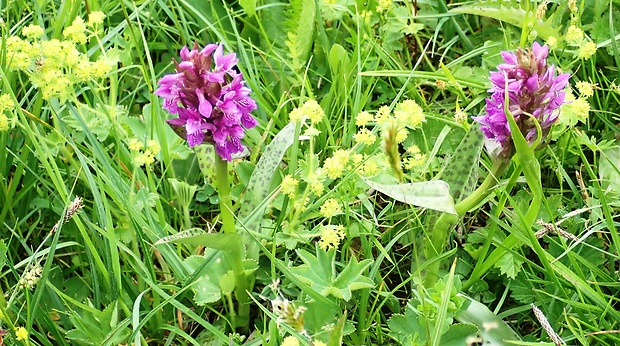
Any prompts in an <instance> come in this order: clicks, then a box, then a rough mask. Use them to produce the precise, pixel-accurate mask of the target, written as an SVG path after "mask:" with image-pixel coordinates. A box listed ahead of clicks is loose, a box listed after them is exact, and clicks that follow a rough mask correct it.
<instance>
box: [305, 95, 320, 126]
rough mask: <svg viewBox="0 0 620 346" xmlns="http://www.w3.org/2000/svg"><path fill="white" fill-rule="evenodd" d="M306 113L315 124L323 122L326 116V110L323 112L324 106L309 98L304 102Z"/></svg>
mask: <svg viewBox="0 0 620 346" xmlns="http://www.w3.org/2000/svg"><path fill="white" fill-rule="evenodd" d="M303 108H304V110H305V113H306V115H307V116H308V118H310V121H311V122H312V123H313V124H316V123H319V122H321V120H323V118H324V117H325V112H323V108H321V106H320V105H319V103H318V102H316V101H315V100H308V101H306V102H305V103H304V106H303Z"/></svg>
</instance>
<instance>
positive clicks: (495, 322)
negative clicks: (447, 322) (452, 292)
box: [456, 294, 521, 346]
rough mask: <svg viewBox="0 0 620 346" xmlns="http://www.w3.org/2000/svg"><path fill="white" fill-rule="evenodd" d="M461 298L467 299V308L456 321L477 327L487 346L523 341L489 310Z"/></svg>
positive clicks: (477, 303) (473, 301)
mask: <svg viewBox="0 0 620 346" xmlns="http://www.w3.org/2000/svg"><path fill="white" fill-rule="evenodd" d="M460 296H461V297H463V298H465V299H466V303H465V304H466V305H467V308H466V309H463V310H461V311H460V312H459V313H458V314H457V315H456V319H457V320H458V321H459V322H461V323H467V324H473V325H475V326H477V327H478V329H479V330H480V336H481V337H482V339H483V340H484V342H485V345H489V346H503V345H509V344H510V343H509V341H520V340H521V339H520V338H519V336H518V335H517V333H515V331H514V330H512V328H510V327H509V326H508V325H507V324H506V322H504V321H503V320H502V319H501V318H499V317H497V315H496V314H494V313H493V312H491V310H489V308H487V307H486V306H484V305H483V304H481V303H480V302H477V301H475V300H473V299H471V298H470V297H467V296H465V295H462V294H461V295H460Z"/></svg>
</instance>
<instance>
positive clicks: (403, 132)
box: [396, 129, 409, 143]
mask: <svg viewBox="0 0 620 346" xmlns="http://www.w3.org/2000/svg"><path fill="white" fill-rule="evenodd" d="M407 136H409V130H407V129H400V130H398V132H397V133H396V142H397V143H402V142H404V141H405V139H407Z"/></svg>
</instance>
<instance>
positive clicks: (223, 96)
mask: <svg viewBox="0 0 620 346" xmlns="http://www.w3.org/2000/svg"><path fill="white" fill-rule="evenodd" d="M180 56H181V62H180V63H179V62H177V61H176V60H175V65H176V72H177V73H173V74H169V75H165V76H164V77H162V78H161V79H160V80H159V82H158V84H159V88H158V89H157V90H156V91H155V94H156V95H158V96H160V97H161V98H163V99H164V103H163V108H164V109H165V110H167V111H168V112H169V113H171V114H176V115H177V116H178V117H177V118H174V119H169V120H167V121H166V122H167V123H168V124H169V125H170V126H172V127H173V128H175V129H179V128H181V127H182V128H183V130H184V131H183V132H184V133H185V136H184V139H186V140H187V143H188V145H189V146H190V147H194V146H196V145H199V144H202V143H211V144H213V145H214V146H215V150H216V152H217V153H218V155H220V157H222V158H223V159H225V160H228V161H232V155H234V154H237V153H240V152H242V151H243V149H244V148H243V145H242V144H241V139H242V138H243V137H244V136H245V130H246V129H250V128H252V127H254V126H256V125H257V124H258V122H257V121H256V119H254V117H252V115H251V114H250V113H251V112H252V111H253V110H255V109H256V108H257V106H256V102H255V101H254V100H253V99H252V98H251V97H250V96H249V95H250V92H251V90H250V89H249V88H248V87H246V86H245V85H244V83H245V82H244V81H243V75H242V74H241V73H239V72H237V71H236V70H235V69H234V67H235V66H236V65H237V62H239V60H238V59H237V56H236V54H235V53H231V54H227V55H224V48H223V46H222V45H221V44H219V45H217V44H208V45H207V46H206V47H204V48H203V49H202V50H199V48H198V44H197V43H195V44H194V47H193V49H191V50H190V49H188V48H187V47H183V49H181V52H180ZM175 132H176V131H175ZM177 133H178V132H177Z"/></svg>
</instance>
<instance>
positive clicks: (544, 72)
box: [473, 42, 570, 157]
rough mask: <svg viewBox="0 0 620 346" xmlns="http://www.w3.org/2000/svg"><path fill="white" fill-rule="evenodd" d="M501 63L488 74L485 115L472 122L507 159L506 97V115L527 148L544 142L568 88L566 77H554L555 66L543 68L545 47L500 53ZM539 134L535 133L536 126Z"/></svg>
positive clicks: (510, 150) (509, 148)
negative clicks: (525, 141)
mask: <svg viewBox="0 0 620 346" xmlns="http://www.w3.org/2000/svg"><path fill="white" fill-rule="evenodd" d="M501 54H502V58H503V59H504V63H503V64H500V65H499V66H497V69H498V71H494V72H491V76H490V78H489V79H490V80H491V82H492V83H493V86H492V87H491V89H489V92H491V93H492V95H491V97H490V98H487V100H486V114H484V115H482V116H479V117H474V118H473V119H474V120H475V121H477V122H478V123H480V124H481V127H480V128H481V130H482V132H483V133H484V135H485V137H486V138H487V139H488V140H491V141H494V142H496V143H497V144H499V146H500V148H498V149H499V153H498V154H499V156H502V157H510V156H511V155H512V154H513V147H514V144H513V142H512V135H511V132H510V127H509V125H508V119H507V116H509V114H506V111H505V110H506V107H505V99H506V93H507V94H508V107H507V109H508V111H509V112H510V114H512V116H513V117H514V119H515V122H516V124H517V126H518V127H519V129H520V130H521V133H522V134H523V136H524V137H525V139H526V140H527V141H528V142H529V143H530V144H531V143H534V142H535V141H536V140H537V139H538V138H539V135H540V138H542V139H544V138H545V137H546V136H547V134H548V133H549V130H550V128H551V125H553V124H554V123H555V122H556V120H557V119H558V117H559V108H560V106H561V105H562V104H563V103H564V97H565V92H564V89H565V88H566V86H567V84H568V78H569V77H570V75H569V74H568V73H563V74H560V75H558V76H555V66H554V65H548V64H547V55H548V54H549V47H547V46H546V45H545V46H541V45H540V44H538V43H537V42H534V44H533V45H532V49H531V50H524V49H519V50H517V52H516V53H512V52H502V53H501ZM536 123H538V126H539V127H540V130H541V132H542V133H540V134H539V133H538V131H537V124H536Z"/></svg>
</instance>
